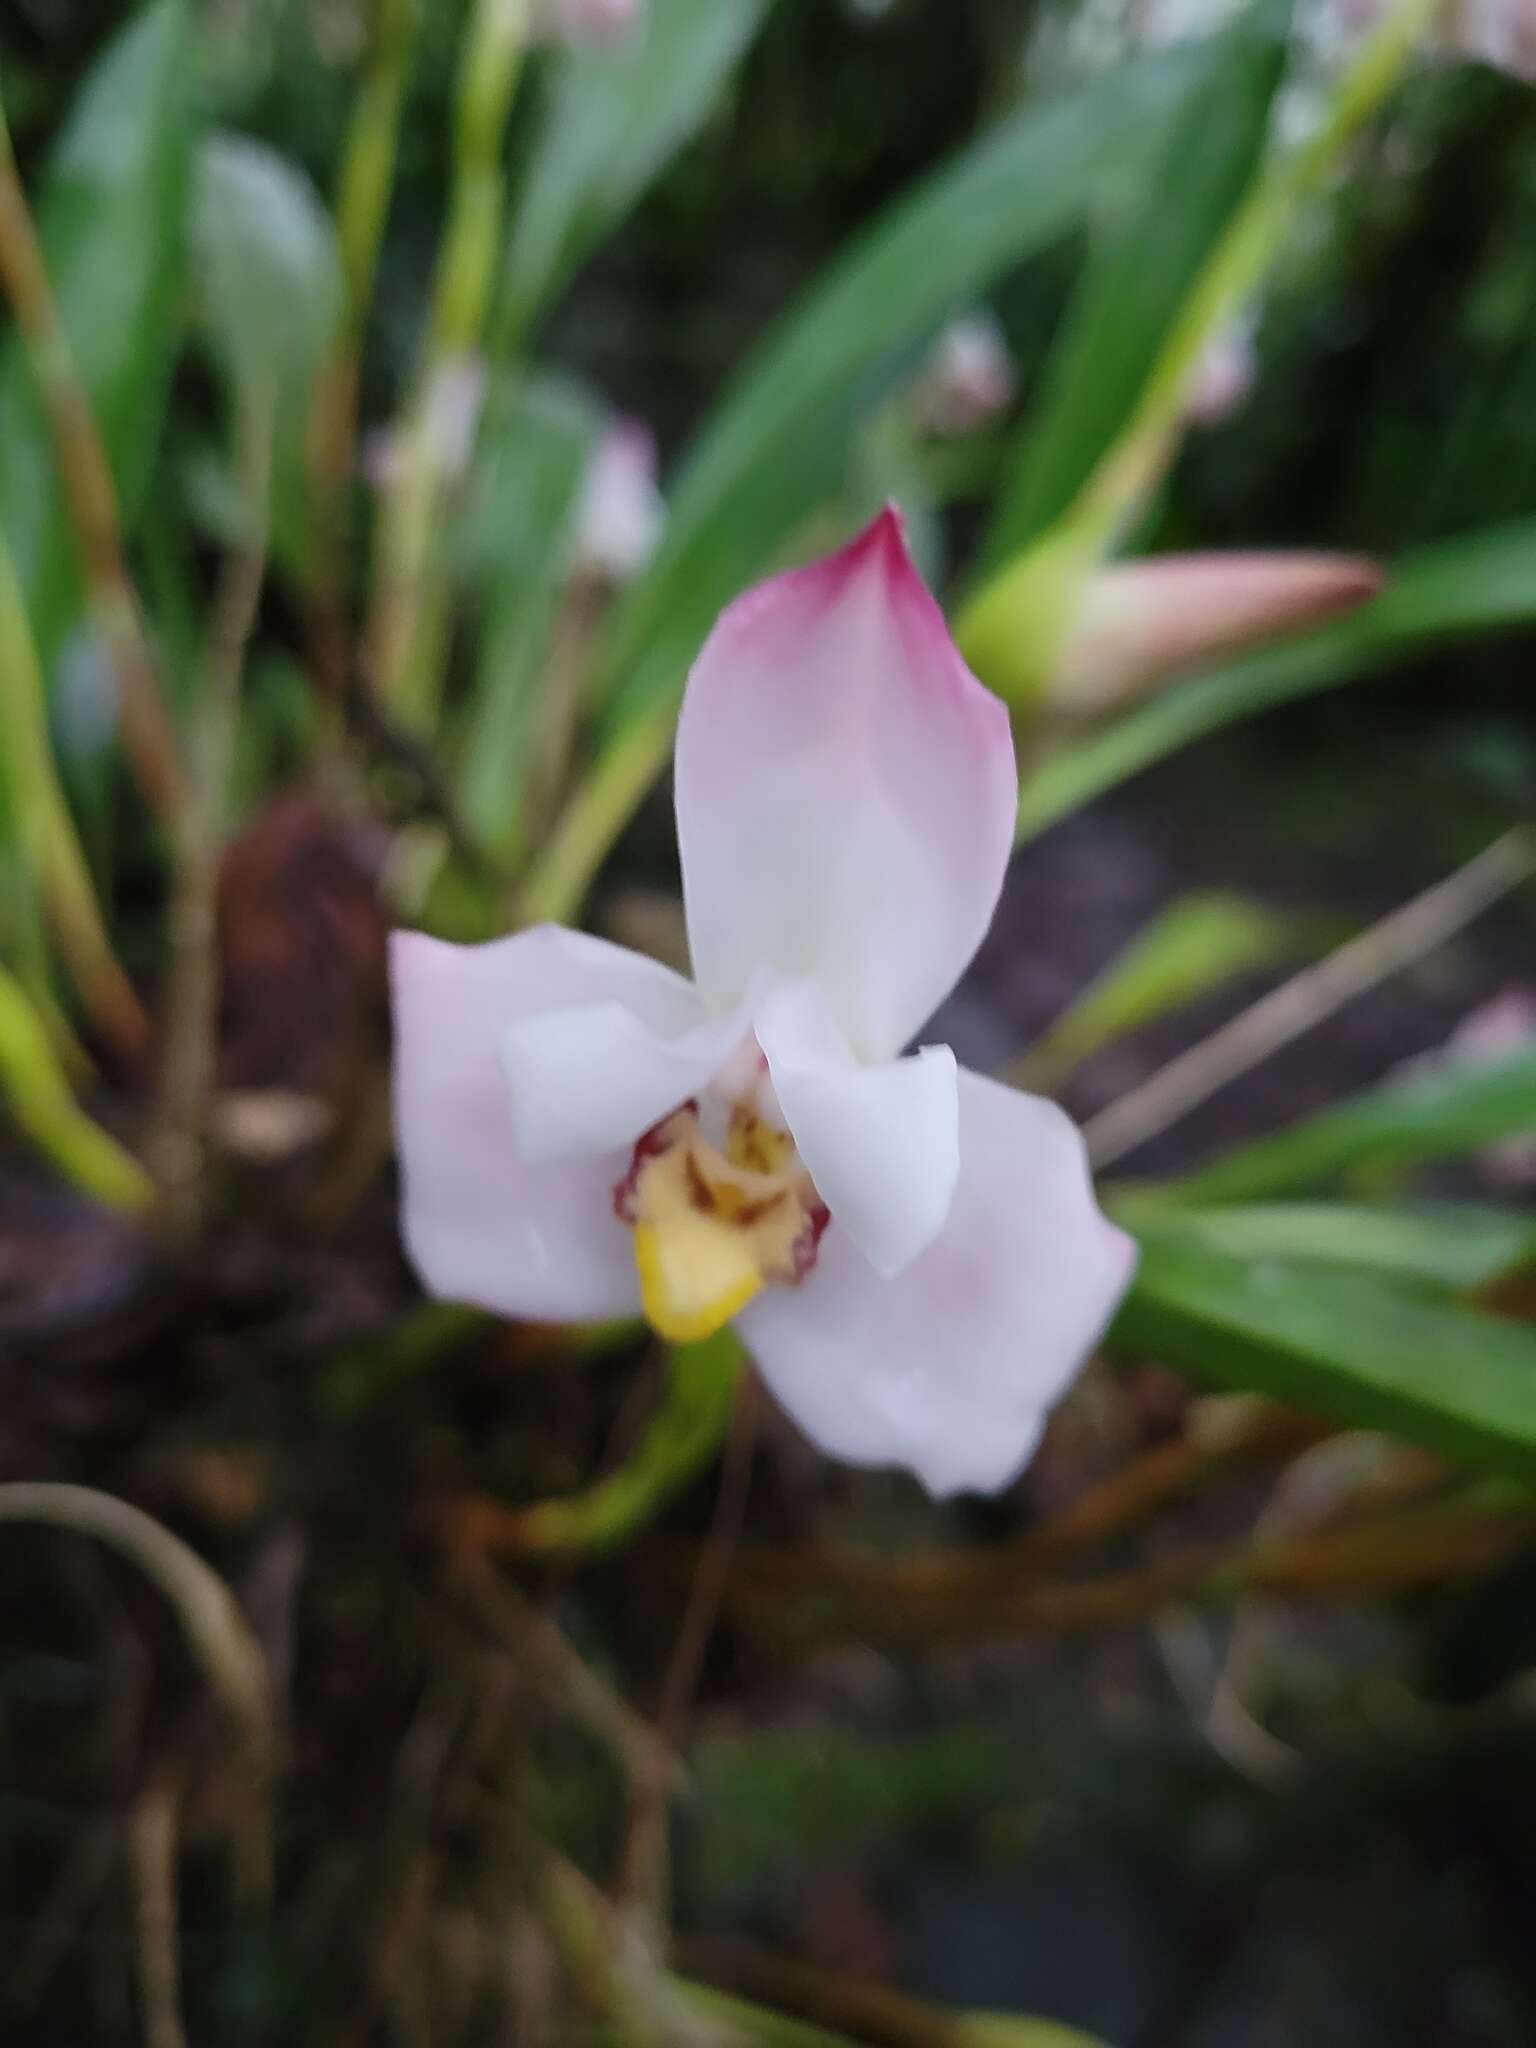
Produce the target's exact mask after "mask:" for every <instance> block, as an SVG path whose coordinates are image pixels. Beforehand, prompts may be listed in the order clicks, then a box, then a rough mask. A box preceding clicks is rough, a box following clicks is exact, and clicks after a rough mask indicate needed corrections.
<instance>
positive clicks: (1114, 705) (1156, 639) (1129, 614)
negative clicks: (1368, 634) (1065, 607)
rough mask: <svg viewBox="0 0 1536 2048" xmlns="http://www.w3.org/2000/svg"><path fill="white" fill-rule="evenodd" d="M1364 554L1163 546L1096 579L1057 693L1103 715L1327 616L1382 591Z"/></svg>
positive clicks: (1059, 670) (1087, 712)
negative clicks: (1195, 550)
mask: <svg viewBox="0 0 1536 2048" xmlns="http://www.w3.org/2000/svg"><path fill="white" fill-rule="evenodd" d="M1380 587H1381V573H1380V571H1379V570H1378V569H1377V567H1376V565H1375V564H1374V563H1373V562H1370V561H1368V560H1366V559H1365V558H1364V557H1363V556H1360V555H1327V554H1302V553H1297V554H1258V553H1255V554H1208V555H1162V556H1154V557H1152V558H1151V559H1150V560H1147V561H1140V562H1115V563H1111V564H1110V566H1109V567H1108V568H1105V569H1101V570H1099V571H1098V572H1097V574H1096V575H1094V576H1093V578H1092V579H1091V580H1090V582H1089V584H1088V586H1087V590H1086V592H1085V594H1084V596H1083V599H1082V601H1081V602H1080V604H1079V606H1078V609H1077V613H1076V616H1075V617H1074V619H1073V621H1072V624H1071V626H1070V628H1069V630H1068V632H1067V636H1066V639H1065V642H1064V644H1063V647H1062V650H1061V653H1060V655H1059V656H1058V659H1057V662H1056V667H1055V670H1054V673H1053V675H1052V678H1051V684H1050V702H1051V703H1052V704H1053V705H1054V706H1057V707H1058V708H1060V709H1062V710H1065V711H1067V712H1068V713H1069V714H1070V715H1072V716H1073V717H1076V718H1099V717H1103V716H1105V715H1106V714H1108V713H1110V712H1114V711H1119V710H1122V709H1124V708H1125V707H1126V706H1127V705H1129V704H1132V703H1134V702H1135V701H1136V699H1137V698H1139V697H1143V696H1145V695H1147V694H1148V692H1149V691H1151V690H1152V689H1153V688H1154V687H1155V686H1156V685H1157V684H1158V683H1159V682H1161V681H1162V679H1163V678H1164V677H1166V676H1171V675H1175V674H1178V673H1179V672H1181V671H1183V670H1186V669H1189V668H1192V667H1194V666H1195V665H1196V664H1197V663H1199V662H1202V661H1211V660H1215V659H1217V658H1219V657H1220V656H1223V655H1229V654H1235V653H1237V652H1239V651H1240V650H1241V649H1243V648H1245V647H1250V646H1254V645H1258V644H1260V643H1262V642H1264V641H1268V640H1273V639H1276V638H1278V637H1280V636H1281V635H1282V634H1285V633H1295V632H1300V631H1301V630H1303V629H1304V628H1306V627H1309V626H1317V625H1321V624H1322V623H1323V621H1324V620H1326V619H1331V618H1335V617H1337V616H1338V615H1339V614H1340V613H1342V612H1349V611H1353V610H1354V609H1355V607H1356V606H1357V605H1361V604H1364V603H1365V602H1366V601H1367V600H1368V599H1369V598H1372V597H1374V596H1375V595H1376V593H1377V591H1378V590H1379V589H1380Z"/></svg>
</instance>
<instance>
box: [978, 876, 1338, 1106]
mask: <svg viewBox="0 0 1536 2048" xmlns="http://www.w3.org/2000/svg"><path fill="white" fill-rule="evenodd" d="M1307 950H1309V947H1308V943H1307V940H1306V938H1305V936H1304V935H1303V934H1302V932H1301V930H1300V929H1299V927H1298V925H1297V924H1296V923H1295V921H1294V920H1292V919H1290V918H1284V917H1280V916H1277V915H1276V913H1275V912H1274V911H1272V910H1266V909H1265V908H1264V906H1263V905H1262V904H1260V903H1252V902H1250V901H1249V900H1248V899H1247V898H1246V897H1244V896H1237V895H1232V894H1229V893H1226V892H1224V891H1221V890H1209V891H1200V892H1198V893H1195V894H1192V895H1189V896H1181V897H1180V898H1179V899H1178V900H1177V901H1176V902H1174V903H1170V904H1169V905H1168V907H1167V908H1166V909H1165V910H1163V911H1160V912H1159V913H1158V915H1157V916H1156V917H1154V918H1153V919H1152V921H1151V923H1150V924H1147V925H1144V926H1143V927H1142V929H1141V930H1140V931H1139V932H1138V933H1137V934H1136V936H1135V938H1134V939H1132V941H1131V943H1130V944H1129V945H1128V946H1127V947H1126V948H1125V950H1124V951H1123V952H1122V953H1120V954H1119V955H1117V957H1116V958H1115V959H1114V960H1112V961H1111V962H1110V964H1109V965H1108V967H1106V968H1105V969H1104V971H1103V973H1102V974H1100V975H1099V976H1098V977H1097V978H1096V979H1095V980H1094V981H1092V982H1090V983H1089V984H1088V986H1087V988H1085V989H1084V990H1083V992H1082V993H1081V995H1079V996H1078V997H1077V998H1076V1000H1075V1001H1074V1002H1073V1003H1072V1005H1071V1007H1070V1008H1069V1009H1067V1010H1065V1011H1063V1013H1062V1015H1061V1016H1060V1017H1058V1018H1057V1019H1056V1021H1055V1023H1054V1024H1052V1025H1051V1027H1050V1029H1049V1030H1048V1031H1046V1032H1044V1033H1043V1034H1042V1035H1041V1037H1040V1038H1039V1039H1037V1040H1036V1042H1035V1044H1034V1045H1033V1046H1031V1047H1030V1050H1029V1052H1028V1053H1027V1054H1026V1056H1025V1058H1024V1059H1023V1060H1022V1061H1021V1062H1020V1064H1019V1071H1018V1079H1019V1082H1020V1085H1021V1086H1027V1087H1031V1088H1037V1089H1042V1090H1050V1089H1054V1088H1057V1087H1059V1086H1060V1085H1061V1083H1062V1082H1063V1081H1064V1080H1065V1079H1066V1077H1067V1075H1069V1074H1070V1073H1071V1072H1072V1071H1073V1070H1074V1068H1076V1067H1077V1066H1079V1065H1080V1064H1081V1063H1082V1062H1083V1061H1084V1060H1086V1059H1088V1058H1090V1057H1091V1056H1092V1054H1094V1053H1096V1052H1098V1051H1099V1050H1100V1049H1101V1048H1102V1047H1104V1046H1106V1045H1109V1044H1111V1043H1112V1042H1113V1041H1114V1040H1115V1039H1117V1038H1123V1037H1125V1036H1127V1035H1128V1034H1129V1033H1130V1032H1132V1031H1139V1030H1140V1029H1141V1027H1142V1026H1143V1025H1144V1024H1150V1023H1152V1022H1153V1021H1154V1020H1155V1019H1156V1018H1158V1017H1164V1016H1166V1015H1167V1014H1168V1013H1169V1012H1170V1011H1172V1010H1176V1009H1180V1008H1182V1007H1183V1006H1184V1005H1185V1004H1186V1003H1192V1002H1194V1001H1196V1000H1197V999H1198V998H1199V997H1201V996H1203V995H1209V994H1210V993H1211V992H1212V991H1213V990H1215V989H1218V988H1221V987H1223V986H1224V985H1225V984H1226V983H1228V982H1231V981H1236V980H1238V979H1239V978H1241V977H1242V976H1244V975H1248V974H1255V973H1257V972H1259V970H1260V969H1262V968H1265V967H1271V966H1274V965H1275V964H1276V963H1277V962H1279V961H1282V960H1287V959H1292V958H1294V957H1295V956H1296V955H1297V954H1298V953H1302V952H1305V951H1307Z"/></svg>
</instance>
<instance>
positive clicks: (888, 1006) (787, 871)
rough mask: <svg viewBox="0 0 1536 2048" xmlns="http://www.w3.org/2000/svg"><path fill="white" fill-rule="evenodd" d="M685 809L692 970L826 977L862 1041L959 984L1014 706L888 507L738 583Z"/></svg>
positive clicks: (988, 907) (976, 918)
mask: <svg viewBox="0 0 1536 2048" xmlns="http://www.w3.org/2000/svg"><path fill="white" fill-rule="evenodd" d="M676 792H677V829H678V841H679V845H680V847H681V851H682V862H683V888H684V897H685V900H686V905H687V911H688V936H689V943H690V946H691V948H692V952H693V963H694V971H695V973H696V974H697V976H698V979H699V983H700V986H701V987H702V988H703V989H704V991H705V993H706V994H707V995H708V996H709V997H710V999H711V1001H712V1002H713V1003H714V1004H715V1005H716V1007H724V1006H726V1005H728V1004H732V1003H735V1002H738V1001H740V1000H741V999H742V998H743V997H744V996H745V995H746V994H747V991H748V988H749V986H750V985H751V983H752V981H753V979H754V976H755V975H756V974H757V972H758V970H760V969H761V970H766V971H767V973H768V974H769V975H771V976H772V977H773V978H774V979H777V980H783V981H802V980H809V981H814V982H816V983H817V984H818V985H819V986H820V987H821V988H822V989H823V991H824V992H825V993H826V995H827V997H828V1000H829V1001H830V1002H831V1004H832V1007H833V1010H834V1012H835V1014H836V1016H837V1019H838V1022H839V1024H840V1025H841V1027H842V1029H843V1030H844V1031H845V1032H846V1034H847V1036H848V1038H849V1040H850V1041H851V1043H852V1046H853V1049H854V1051H855V1053H856V1054H857V1055H858V1057H859V1058H860V1059H864V1060H878V1059H887V1058H889V1057H890V1055H891V1054H892V1053H895V1052H897V1051H899V1050H900V1048H901V1047H902V1046H903V1045H904V1044H905V1043H906V1042H907V1041H908V1039H910V1038H911V1037H912V1035H913V1033H914V1032H916V1031H917V1030H918V1029H919V1027H920V1026H921V1025H922V1024H923V1023H924V1021H925V1020H926V1019H927V1018H928V1017H929V1016H931V1015H932V1013H933V1011H934V1010H935V1009H936V1008H937V1006H938V1004H939V1003H940V1002H941V1001H942V1000H943V998H944V997H945V996H946V995H947V994H948V993H949V991H950V989H951V988H953V986H954V984H955V982H956V981H957V980H958V979H959V977H960V975H961V974H962V973H963V971H964V969H965V967H966V965H967V963H968V962H969V960H970V958H971V956H972V954H973V953H974V952H975V950H976V948H977V946H978V945H979V944H980V943H981V940H982V937H983V936H984V934H985V932H986V929H987V926H988V924H989V923H990V921H991V917H992V912H993V909H994V907H995V905H996V902H997V896H998V891H999V890H1000V888H1001V886H1002V880H1003V872H1004V869H1005V867H1006V865H1007V861H1008V853H1009V849H1010V847H1011V845H1012V843H1013V819H1014V810H1015V805H1016V802H1017V793H1018V790H1017V777H1016V771H1015V768H1014V758H1013V740H1012V736H1011V734H1010V731H1009V726H1008V715H1007V712H1006V710H1005V709H1004V707H1003V705H1002V704H1001V703H1000V702H999V700H998V699H997V698H996V697H994V696H992V695H991V694H990V692H988V691H987V690H985V689H983V687H982V686H981V684H980V683H979V682H977V680H976V679H975V677H974V676H973V675H972V674H971V673H970V671H969V670H968V669H967V668H966V666H965V664H964V663H963V662H962V660H961V659H960V656H959V654H958V653H957V652H956V650H955V646H954V643H953V642H952V641H951V639H950V637H949V632H948V629H947V627H946V626H945V624H944V618H943V614H942V613H941V612H940V610H939V608H938V606H937V605H936V604H935V603H934V601H933V599H932V597H930V596H929V594H928V592H927V590H925V589H924V587H923V584H922V582H921V580H920V578H919V577H918V575H917V572H916V570H915V569H914V568H913V566H912V563H911V561H910V559H909V557H908V555H907V551H906V546H905V543H904V542H903V540H902V535H901V524H900V521H899V519H898V517H897V515H896V514H895V512H894V511H886V512H884V513H882V514H881V516H880V517H879V518H878V519H877V520H876V521H875V522H874V523H873V525H871V526H870V527H869V528H868V529H867V530H866V531H865V532H864V533H862V534H861V535H860V536H859V537H858V539H857V540H855V541H854V542H852V543H851V545H850V546H848V547H846V548H844V549H843V550H842V552H841V553H840V554H836V555H833V556H831V557H830V558H829V559H828V560H826V561H823V562H817V563H814V564H812V565H811V566H810V567H809V568H804V569H794V570H791V571H789V572H788V573H787V574H786V575H782V576H776V577H774V578H773V579H772V580H771V581H770V582H767V583H764V584H761V585H759V587H758V588H757V589H755V590H752V591H749V592H748V593H747V594H746V596H745V597H741V598H738V599H737V600H736V602H735V603H734V604H732V605H731V606H730V607H729V608H728V609H727V610H726V611H725V613H724V614H723V615H722V617H721V619H720V621H719V623H718V624H717V626H716V627H715V630H714V632H713V633H712V634H711V635H710V637H709V640H708V641H707V642H706V644H705V646H704V649H703V652H702V653H701V654H700V655H699V658H698V661H697V662H696V663H695V665H694V669H693V673H692V675H691V676H690V677H689V681H688V689H687V693H686V695H685V697H684V701H683V709H682V716H681V720H680V722H679V725H678V736H677V779H676Z"/></svg>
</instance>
